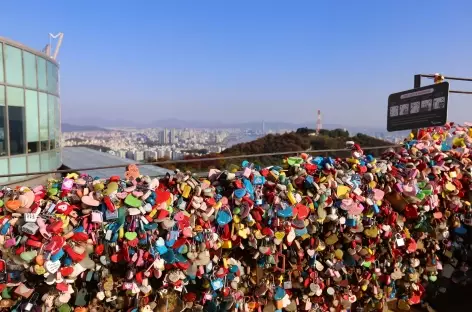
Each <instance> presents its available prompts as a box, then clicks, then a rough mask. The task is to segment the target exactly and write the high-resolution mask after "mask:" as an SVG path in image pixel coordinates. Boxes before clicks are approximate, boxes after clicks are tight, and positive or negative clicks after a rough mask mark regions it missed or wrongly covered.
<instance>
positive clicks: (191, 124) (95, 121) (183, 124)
mask: <svg viewBox="0 0 472 312" xmlns="http://www.w3.org/2000/svg"><path fill="white" fill-rule="evenodd" d="M66 121H67V123H69V124H81V123H82V122H83V121H82V120H79V119H77V120H76V119H71V118H69V119H67V120H66ZM87 123H88V124H92V125H100V126H101V127H105V128H128V127H133V128H168V129H172V128H175V129H183V128H193V129H204V128H206V129H218V128H220V129H221V128H236V129H251V130H262V120H261V121H251V122H237V121H229V122H221V121H210V120H203V121H202V120H200V121H198V120H181V119H177V118H169V119H161V120H156V121H153V122H150V123H141V122H139V121H129V120H128V121H127V120H121V119H110V120H104V119H101V118H93V117H91V118H87ZM314 126H315V122H314V121H310V122H301V123H292V122H274V121H266V122H265V124H264V127H265V129H266V130H268V129H270V130H275V131H278V130H285V129H287V130H294V131H295V130H296V129H298V128H303V127H309V128H313V127H314ZM323 128H324V129H338V128H341V129H344V128H346V129H347V130H348V131H349V132H350V133H368V134H370V133H372V134H373V133H380V132H386V128H380V127H359V126H346V125H341V124H323Z"/></svg>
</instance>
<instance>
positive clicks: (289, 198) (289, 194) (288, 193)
mask: <svg viewBox="0 0 472 312" xmlns="http://www.w3.org/2000/svg"><path fill="white" fill-rule="evenodd" d="M287 198H288V200H289V201H290V203H291V204H292V205H295V204H296V203H297V200H296V199H295V195H293V193H292V192H287Z"/></svg>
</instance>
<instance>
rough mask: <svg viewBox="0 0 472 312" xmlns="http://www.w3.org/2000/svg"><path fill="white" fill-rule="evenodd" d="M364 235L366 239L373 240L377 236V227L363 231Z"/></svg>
mask: <svg viewBox="0 0 472 312" xmlns="http://www.w3.org/2000/svg"><path fill="white" fill-rule="evenodd" d="M364 234H365V235H367V236H368V237H371V238H375V237H377V235H378V234H379V229H378V228H377V227H375V226H374V227H371V228H368V229H365V230H364Z"/></svg>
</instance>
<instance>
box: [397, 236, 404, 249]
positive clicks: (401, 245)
mask: <svg viewBox="0 0 472 312" xmlns="http://www.w3.org/2000/svg"><path fill="white" fill-rule="evenodd" d="M395 241H396V243H397V246H398V247H403V246H405V240H404V239H403V237H402V236H401V235H400V233H397V234H395Z"/></svg>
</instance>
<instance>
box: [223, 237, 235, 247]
mask: <svg viewBox="0 0 472 312" xmlns="http://www.w3.org/2000/svg"><path fill="white" fill-rule="evenodd" d="M221 248H223V249H231V248H233V242H232V241H230V240H229V239H228V240H224V241H223V243H222V244H221Z"/></svg>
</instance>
